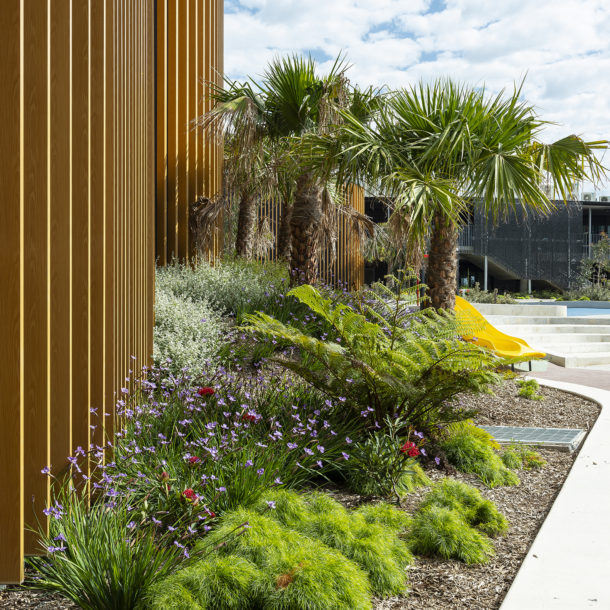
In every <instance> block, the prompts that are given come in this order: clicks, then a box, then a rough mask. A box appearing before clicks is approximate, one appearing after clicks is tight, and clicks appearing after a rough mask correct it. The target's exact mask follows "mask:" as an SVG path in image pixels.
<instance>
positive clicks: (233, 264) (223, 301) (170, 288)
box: [156, 260, 288, 319]
mask: <svg viewBox="0 0 610 610" xmlns="http://www.w3.org/2000/svg"><path fill="white" fill-rule="evenodd" d="M287 284H288V275H287V270H286V267H285V265H279V264H276V263H258V262H246V261H240V260H235V261H232V260H224V261H218V262H217V263H216V264H215V265H213V266H212V265H210V264H209V263H206V262H205V261H202V262H199V263H197V264H196V265H194V266H190V265H188V266H185V265H181V264H179V263H174V264H173V265H169V266H167V267H160V268H158V269H157V275H156V286H157V288H158V289H160V290H162V291H163V292H166V293H167V292H169V293H172V294H174V295H175V296H178V297H180V298H182V299H190V300H191V301H194V302H197V301H206V302H207V303H209V304H210V305H211V307H213V308H214V309H216V310H217V311H219V312H221V313H223V314H232V315H235V316H236V317H237V318H238V319H239V318H240V317H241V314H242V313H243V312H245V311H256V310H258V309H265V310H266V309H267V307H266V305H267V304H268V303H269V302H272V301H273V300H275V299H276V298H278V297H279V295H280V294H284V292H286V290H287Z"/></svg>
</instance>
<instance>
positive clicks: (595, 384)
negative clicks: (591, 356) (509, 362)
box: [528, 362, 610, 391]
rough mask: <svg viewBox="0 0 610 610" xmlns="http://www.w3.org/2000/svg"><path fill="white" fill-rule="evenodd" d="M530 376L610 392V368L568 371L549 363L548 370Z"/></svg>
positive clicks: (535, 372) (534, 372)
mask: <svg viewBox="0 0 610 610" xmlns="http://www.w3.org/2000/svg"><path fill="white" fill-rule="evenodd" d="M528 374H529V375H530V376H531V377H536V378H537V379H549V380H551V381H563V382H565V383H576V384H578V385H586V386H589V387H591V388H599V389H600V390H608V391H610V366H605V367H600V368H586V369H566V368H564V367H562V366H557V365H556V364H553V363H552V362H549V364H548V366H547V367H546V370H544V371H533V372H532V373H528Z"/></svg>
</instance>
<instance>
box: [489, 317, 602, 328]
mask: <svg viewBox="0 0 610 610" xmlns="http://www.w3.org/2000/svg"><path fill="white" fill-rule="evenodd" d="M487 321H488V322H489V323H490V324H493V325H494V326H497V325H498V324H501V325H503V326H507V325H509V324H510V325H519V326H522V325H531V324H553V325H555V324H561V325H564V324H565V325H570V326H574V325H579V326H608V325H609V324H610V319H609V318H592V317H585V316H583V317H576V316H570V317H565V316H564V317H562V316H487Z"/></svg>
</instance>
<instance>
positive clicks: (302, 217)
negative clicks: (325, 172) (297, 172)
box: [290, 173, 323, 284]
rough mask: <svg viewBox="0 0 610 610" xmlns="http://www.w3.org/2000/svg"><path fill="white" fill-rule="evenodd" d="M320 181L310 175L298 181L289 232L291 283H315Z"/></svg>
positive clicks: (320, 199) (320, 194)
mask: <svg viewBox="0 0 610 610" xmlns="http://www.w3.org/2000/svg"><path fill="white" fill-rule="evenodd" d="M322 190H323V189H322V184H321V183H320V181H319V180H317V179H316V178H314V177H313V176H312V175H311V174H309V173H307V174H303V175H302V176H300V177H299V178H298V180H297V184H296V193H295V197H294V204H293V206H292V217H291V218H290V233H291V236H292V251H291V256H290V277H291V281H292V283H293V284H294V283H297V284H315V283H316V281H317V279H318V233H319V230H320V222H321V220H322Z"/></svg>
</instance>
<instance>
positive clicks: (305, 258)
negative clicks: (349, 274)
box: [199, 55, 348, 283]
mask: <svg viewBox="0 0 610 610" xmlns="http://www.w3.org/2000/svg"><path fill="white" fill-rule="evenodd" d="M346 69H347V66H346V65H345V63H344V62H343V60H342V59H341V58H340V57H339V58H337V60H336V61H335V63H334V65H333V66H332V68H331V70H330V71H329V72H328V74H326V75H324V76H318V75H317V73H316V64H315V61H314V60H313V59H312V58H311V57H308V58H302V57H299V56H296V55H292V56H288V57H284V58H276V59H274V60H273V61H272V62H271V63H270V64H269V66H268V68H267V70H266V71H265V73H264V74H263V77H262V79H261V82H260V83H256V82H255V81H254V80H253V79H250V80H249V81H247V82H246V83H241V84H239V83H233V82H229V83H228V85H229V86H228V87H227V89H226V90H221V89H215V90H213V92H212V96H213V98H214V99H215V101H216V105H215V107H214V108H213V110H212V111H211V112H209V113H207V114H206V115H204V116H202V117H200V119H199V122H200V124H201V125H203V126H204V128H206V129H208V130H209V132H211V133H214V134H217V135H230V137H231V141H232V142H233V148H232V153H231V154H232V155H233V156H234V157H235V158H236V159H237V161H236V163H235V165H236V167H237V168H239V171H238V172H236V173H235V174H234V180H233V183H234V184H235V185H236V188H237V190H238V191H239V192H240V193H241V194H242V197H241V202H242V203H243V213H242V209H241V207H240V219H243V226H242V228H241V229H240V228H238V235H239V236H243V239H244V240H246V239H247V237H248V235H250V234H251V233H250V232H249V230H248V229H247V226H249V225H248V223H249V222H250V219H252V218H254V213H253V212H252V206H253V203H252V201H253V198H250V197H248V196H243V194H244V193H250V192H252V189H251V188H250V187H251V181H250V176H251V175H252V174H253V173H256V172H253V171H252V170H253V168H254V167H256V166H257V163H259V160H260V159H261V158H262V155H261V150H262V149H263V148H264V147H265V146H269V147H271V148H274V150H275V151H276V152H277V151H280V152H281V151H283V152H284V154H283V155H282V158H281V160H280V161H279V163H278V167H281V172H282V175H281V179H282V180H284V181H286V180H289V181H290V182H291V183H292V185H293V187H292V188H286V183H284V189H283V190H284V193H291V192H294V196H293V201H292V205H290V201H288V200H287V201H285V202H284V208H285V213H289V212H290V235H291V241H292V247H291V254H290V268H291V272H292V277H293V278H297V277H298V279H299V280H300V281H305V282H308V283H315V281H316V279H317V273H318V264H317V249H318V248H317V247H318V234H319V230H320V223H321V220H322V194H323V191H324V184H323V179H322V178H321V177H320V176H319V175H318V174H316V173H315V172H314V171H312V170H311V169H309V168H304V167H303V166H302V165H301V163H300V162H299V159H295V158H294V155H295V152H294V149H293V147H290V146H287V145H286V142H287V141H289V140H290V139H292V138H298V137H300V136H302V135H303V134H306V133H324V131H325V130H326V129H328V128H329V126H330V125H331V124H333V123H334V122H335V118H336V115H337V110H336V109H337V108H338V107H341V105H342V103H343V101H344V100H347V99H348V96H347V80H346V79H345V76H344V73H345V70H346ZM278 167H269V171H270V172H272V173H274V175H275V176H276V179H278V178H277V176H278V172H279V171H280V170H279V169H278ZM262 173H263V174H264V172H262ZM288 186H289V185H288ZM285 224H286V223H285ZM238 242H239V243H241V237H240V238H239V239H238ZM239 250H242V251H243V250H244V248H241V246H240V248H239V249H238V251H239ZM285 250H287V248H285Z"/></svg>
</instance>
